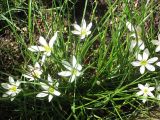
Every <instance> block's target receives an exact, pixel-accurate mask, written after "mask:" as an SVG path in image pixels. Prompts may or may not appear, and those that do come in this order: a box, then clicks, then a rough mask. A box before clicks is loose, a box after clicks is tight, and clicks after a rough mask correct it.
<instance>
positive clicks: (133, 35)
mask: <svg viewBox="0 0 160 120" xmlns="http://www.w3.org/2000/svg"><path fill="white" fill-rule="evenodd" d="M130 36H131V37H133V38H136V37H138V36H137V35H136V34H135V33H133V34H131V35H130ZM135 41H136V40H135Z"/></svg>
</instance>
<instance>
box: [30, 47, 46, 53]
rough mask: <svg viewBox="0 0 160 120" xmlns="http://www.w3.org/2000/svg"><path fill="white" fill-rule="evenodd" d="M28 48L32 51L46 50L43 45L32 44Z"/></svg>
mask: <svg viewBox="0 0 160 120" xmlns="http://www.w3.org/2000/svg"><path fill="white" fill-rule="evenodd" d="M28 49H29V50H30V51H32V52H38V51H45V48H44V47H42V46H31V47H29V48H28Z"/></svg>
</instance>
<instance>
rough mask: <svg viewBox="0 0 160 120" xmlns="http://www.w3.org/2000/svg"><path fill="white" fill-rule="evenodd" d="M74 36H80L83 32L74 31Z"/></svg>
mask: <svg viewBox="0 0 160 120" xmlns="http://www.w3.org/2000/svg"><path fill="white" fill-rule="evenodd" d="M71 32H72V33H73V34H75V35H80V34H81V31H76V30H74V31H71Z"/></svg>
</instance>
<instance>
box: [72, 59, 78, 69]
mask: <svg viewBox="0 0 160 120" xmlns="http://www.w3.org/2000/svg"><path fill="white" fill-rule="evenodd" d="M76 64H77V60H76V57H75V56H73V58H72V66H73V68H75V66H76Z"/></svg>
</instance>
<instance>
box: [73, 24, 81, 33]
mask: <svg viewBox="0 0 160 120" xmlns="http://www.w3.org/2000/svg"><path fill="white" fill-rule="evenodd" d="M73 27H74V29H76V31H79V32H80V31H81V27H80V26H79V25H78V24H73Z"/></svg>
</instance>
